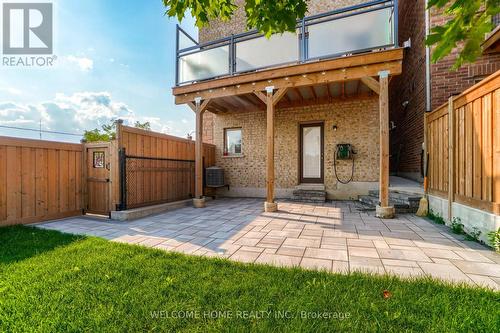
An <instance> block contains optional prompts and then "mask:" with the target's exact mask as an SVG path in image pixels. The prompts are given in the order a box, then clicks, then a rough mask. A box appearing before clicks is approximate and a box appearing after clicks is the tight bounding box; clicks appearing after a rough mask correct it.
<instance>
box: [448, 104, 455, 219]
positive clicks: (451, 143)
mask: <svg viewBox="0 0 500 333" xmlns="http://www.w3.org/2000/svg"><path fill="white" fill-rule="evenodd" d="M454 111H455V110H454V107H453V96H450V98H449V99H448V220H449V221H450V222H451V220H452V219H453V201H454V200H455V121H454V113H455V112H454Z"/></svg>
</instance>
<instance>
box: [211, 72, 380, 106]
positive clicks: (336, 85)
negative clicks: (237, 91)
mask: <svg viewBox="0 0 500 333" xmlns="http://www.w3.org/2000/svg"><path fill="white" fill-rule="evenodd" d="M375 95H376V94H375V93H374V92H373V91H372V90H371V89H370V88H368V87H367V86H366V85H365V84H364V83H363V82H361V80H352V81H343V82H332V83H326V84H318V85H314V86H303V87H290V88H288V90H287V93H286V94H285V96H283V98H282V99H281V100H280V101H279V103H278V104H277V108H288V107H297V106H306V105H315V104H325V103H331V102H334V101H343V100H346V99H350V98H361V97H371V96H375ZM265 109H266V105H265V104H264V102H262V101H261V100H260V99H259V98H258V97H257V96H255V94H253V93H249V94H243V95H236V96H225V97H219V98H214V99H212V100H211V102H210V104H209V105H208V107H207V110H208V111H210V112H212V113H230V112H235V111H236V112H250V111H256V110H265Z"/></svg>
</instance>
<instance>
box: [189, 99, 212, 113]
mask: <svg viewBox="0 0 500 333" xmlns="http://www.w3.org/2000/svg"><path fill="white" fill-rule="evenodd" d="M193 100H194V99H193ZM208 103H210V98H207V99H205V100H204V101H203V102H201V104H200V110H202V111H205V110H206V109H207V106H208ZM186 104H187V105H188V106H189V107H190V108H191V110H193V111H194V112H196V110H197V109H196V104H195V103H194V102H192V101H189V102H187V103H186Z"/></svg>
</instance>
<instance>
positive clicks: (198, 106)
mask: <svg viewBox="0 0 500 333" xmlns="http://www.w3.org/2000/svg"><path fill="white" fill-rule="evenodd" d="M209 102H210V99H206V100H204V101H203V103H202V102H201V98H200V97H196V98H195V100H194V103H188V105H189V107H190V108H191V109H192V110H193V111H194V113H195V114H196V141H195V147H194V151H195V158H194V160H195V162H194V163H195V170H194V173H195V181H194V184H195V185H194V194H195V195H194V199H193V205H194V207H196V208H203V207H205V198H204V197H203V114H204V113H205V110H206V108H207V106H208V103H209Z"/></svg>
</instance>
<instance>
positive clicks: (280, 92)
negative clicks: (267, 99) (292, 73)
mask: <svg viewBox="0 0 500 333" xmlns="http://www.w3.org/2000/svg"><path fill="white" fill-rule="evenodd" d="M287 90H288V88H287V87H284V88H280V89H278V91H276V92H275V93H274V95H273V105H276V104H277V103H278V102H279V101H280V100H281V98H282V97H283V96H285V94H286V92H287Z"/></svg>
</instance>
